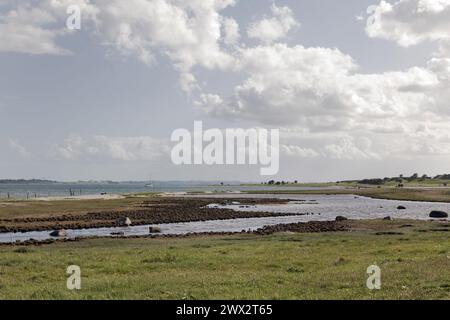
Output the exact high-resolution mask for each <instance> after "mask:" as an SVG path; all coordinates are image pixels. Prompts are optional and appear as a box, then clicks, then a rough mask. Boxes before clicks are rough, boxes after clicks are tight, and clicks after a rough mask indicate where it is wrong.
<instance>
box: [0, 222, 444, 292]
mask: <svg viewBox="0 0 450 320" xmlns="http://www.w3.org/2000/svg"><path fill="white" fill-rule="evenodd" d="M378 223H380V222H377V224H378ZM402 223H403V224H404V223H405V222H402ZM400 224H401V223H400V222H399V224H398V225H396V227H395V228H394V229H392V228H390V229H389V230H390V231H392V230H397V231H400V232H401V233H403V234H401V235H376V232H375V231H376V230H375V229H373V228H372V229H370V228H369V229H368V228H366V227H360V228H357V229H356V231H352V232H342V233H321V234H276V235H272V236H256V235H235V236H214V237H197V238H187V239H181V238H178V239H94V240H83V241H80V242H69V243H57V244H53V245H47V246H41V247H1V248H0V299H94V298H99V299H450V237H449V233H448V232H419V231H418V230H420V229H430V228H436V225H437V224H436V223H435V224H431V223H425V222H423V223H418V222H412V224H413V226H411V227H408V228H400ZM444 227H445V226H444ZM377 228H378V227H377ZM396 228H397V229H396ZM441 228H442V226H441ZM72 264H75V265H79V266H80V267H81V273H82V289H81V290H80V291H69V290H68V289H66V279H67V275H66V268H67V266H69V265H72ZM372 264H377V265H378V266H380V267H381V270H382V289H381V290H376V291H370V290H368V289H367V288H366V285H365V283H366V279H367V277H368V275H367V274H366V269H367V267H368V266H369V265H372Z"/></svg>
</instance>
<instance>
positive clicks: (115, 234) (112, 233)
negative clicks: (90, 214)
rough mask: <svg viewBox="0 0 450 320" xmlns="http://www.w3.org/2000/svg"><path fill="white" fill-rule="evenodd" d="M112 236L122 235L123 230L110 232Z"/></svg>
mask: <svg viewBox="0 0 450 320" xmlns="http://www.w3.org/2000/svg"><path fill="white" fill-rule="evenodd" d="M111 235H112V236H124V235H125V233H124V232H111Z"/></svg>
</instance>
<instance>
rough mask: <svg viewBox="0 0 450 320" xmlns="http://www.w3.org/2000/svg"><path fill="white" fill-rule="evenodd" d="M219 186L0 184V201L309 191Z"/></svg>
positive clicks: (276, 187) (164, 183) (172, 183)
mask: <svg viewBox="0 0 450 320" xmlns="http://www.w3.org/2000/svg"><path fill="white" fill-rule="evenodd" d="M218 184H219V183H217V185H216V184H214V183H211V182H210V183H207V182H160V181H155V182H153V186H151V187H149V186H146V183H145V182H123V183H26V184H24V183H0V198H7V197H8V193H9V196H10V197H11V198H16V199H25V198H27V196H28V197H30V198H34V197H60V196H69V195H70V192H71V191H72V192H73V193H74V194H75V196H79V195H98V194H101V193H107V194H132V193H143V192H195V191H199V192H200V191H211V192H213V191H220V192H232V191H246V190H283V189H285V190H294V189H311V188H302V187H282V186H272V187H270V186H262V185H261V186H242V185H240V183H234V184H229V185H224V186H220V185H218Z"/></svg>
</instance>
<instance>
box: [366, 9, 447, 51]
mask: <svg viewBox="0 0 450 320" xmlns="http://www.w3.org/2000/svg"><path fill="white" fill-rule="evenodd" d="M368 12H369V13H370V14H371V17H370V18H369V21H368V24H367V27H366V32H367V34H368V35H369V36H370V37H373V38H382V39H387V40H391V41H395V42H397V43H398V44H399V45H401V46H404V47H409V46H412V45H416V44H418V43H421V42H424V41H449V40H450V33H449V30H450V1H449V0H400V1H397V2H395V3H394V4H390V3H388V2H386V1H381V2H380V3H379V4H378V5H376V6H372V7H370V10H369V11H368Z"/></svg>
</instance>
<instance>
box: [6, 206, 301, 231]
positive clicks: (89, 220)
mask: <svg viewBox="0 0 450 320" xmlns="http://www.w3.org/2000/svg"><path fill="white" fill-rule="evenodd" d="M214 201H217V199H185V198H174V199H167V198H164V199H152V200H146V201H143V202H142V203H141V204H140V205H139V206H138V207H136V208H131V209H126V210H112V211H101V212H89V213H83V214H63V215H51V216H43V217H42V216H41V217H27V218H15V219H0V232H28V231H51V230H62V229H66V230H67V229H74V230H75V229H88V228H108V227H117V226H122V227H126V226H129V225H131V224H129V223H131V221H132V224H133V225H135V226H138V225H146V224H148V225H153V224H165V223H179V222H194V221H208V220H228V219H238V218H263V217H271V216H288V215H289V216H290V215H296V214H292V213H274V212H257V211H234V210H231V209H219V208H207V207H206V206H207V205H208V204H210V203H213V202H214ZM227 203H229V201H227ZM239 203H240V204H241V205H244V206H246V205H255V204H267V203H286V200H279V199H239ZM304 214H305V213H300V214H297V215H304ZM127 218H128V219H129V220H127Z"/></svg>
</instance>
